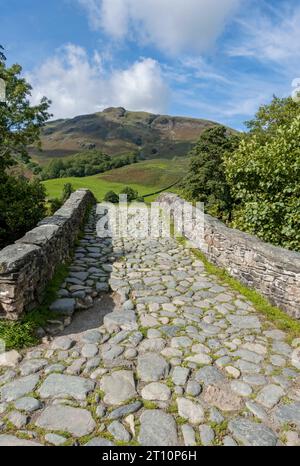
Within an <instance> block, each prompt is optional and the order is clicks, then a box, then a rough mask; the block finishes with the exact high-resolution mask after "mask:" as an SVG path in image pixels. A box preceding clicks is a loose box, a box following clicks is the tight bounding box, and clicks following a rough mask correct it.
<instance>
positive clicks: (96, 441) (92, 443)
mask: <svg viewBox="0 0 300 466" xmlns="http://www.w3.org/2000/svg"><path fill="white" fill-rule="evenodd" d="M84 446H85V447H113V446H114V443H113V442H111V441H110V440H107V439H106V438H102V437H95V438H93V439H92V440H89V441H88V442H87V443H86V444H85V445H84Z"/></svg>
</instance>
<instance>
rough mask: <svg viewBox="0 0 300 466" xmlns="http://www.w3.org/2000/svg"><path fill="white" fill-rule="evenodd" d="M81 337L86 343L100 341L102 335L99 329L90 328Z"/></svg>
mask: <svg viewBox="0 0 300 466" xmlns="http://www.w3.org/2000/svg"><path fill="white" fill-rule="evenodd" d="M80 339H81V341H82V342H84V343H100V342H101V340H102V335H101V333H100V332H98V330H89V331H87V332H85V333H84V334H83V335H82V336H81V338H80Z"/></svg>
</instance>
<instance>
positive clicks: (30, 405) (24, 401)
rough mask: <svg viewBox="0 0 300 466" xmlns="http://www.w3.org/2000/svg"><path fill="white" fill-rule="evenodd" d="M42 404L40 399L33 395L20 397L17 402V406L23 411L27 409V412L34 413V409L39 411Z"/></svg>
mask: <svg viewBox="0 0 300 466" xmlns="http://www.w3.org/2000/svg"><path fill="white" fill-rule="evenodd" d="M41 406H42V403H41V402H40V400H37V399H36V398H32V397H29V396H28V397H24V398H19V399H18V400H17V401H16V402H15V407H16V408H17V409H19V410H21V411H26V412H27V413H33V412H34V411H37V410H38V409H40V408H41Z"/></svg>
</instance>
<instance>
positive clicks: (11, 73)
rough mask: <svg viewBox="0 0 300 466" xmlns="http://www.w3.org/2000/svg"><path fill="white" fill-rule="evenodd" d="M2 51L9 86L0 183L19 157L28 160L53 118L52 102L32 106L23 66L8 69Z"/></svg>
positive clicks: (0, 114) (2, 72)
mask: <svg viewBox="0 0 300 466" xmlns="http://www.w3.org/2000/svg"><path fill="white" fill-rule="evenodd" d="M1 49H2V50H3V48H1ZM0 52H1V55H0V77H1V78H2V79H4V81H5V83H6V104H5V105H1V106H0V181H3V177H5V174H4V170H5V169H6V168H7V167H10V166H12V165H13V164H14V163H15V159H16V158H18V157H20V158H22V159H23V160H28V151H27V147H28V145H30V144H34V143H37V144H39V131H40V128H41V126H43V124H44V123H45V122H46V120H47V119H48V118H49V117H50V114H49V113H48V108H49V104H50V101H49V100H48V99H47V98H46V97H43V98H42V99H41V101H40V103H39V104H38V105H31V103H30V100H29V98H30V95H31V86H30V84H28V83H27V82H26V80H25V79H24V78H22V77H21V76H20V75H21V72H22V67H21V66H20V65H12V66H11V67H7V66H6V60H5V56H4V54H3V52H2V51H1V50H0Z"/></svg>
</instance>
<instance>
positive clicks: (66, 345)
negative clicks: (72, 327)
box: [51, 337, 74, 351]
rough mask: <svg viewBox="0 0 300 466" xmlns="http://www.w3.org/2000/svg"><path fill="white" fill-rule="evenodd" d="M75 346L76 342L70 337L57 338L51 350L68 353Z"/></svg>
mask: <svg viewBox="0 0 300 466" xmlns="http://www.w3.org/2000/svg"><path fill="white" fill-rule="evenodd" d="M73 344H74V341H73V340H72V339H71V338H69V337H57V338H55V339H54V340H53V342H52V344H51V348H52V349H54V350H56V349H58V350H63V351H68V350H69V349H70V348H71V347H72V346H73Z"/></svg>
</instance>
